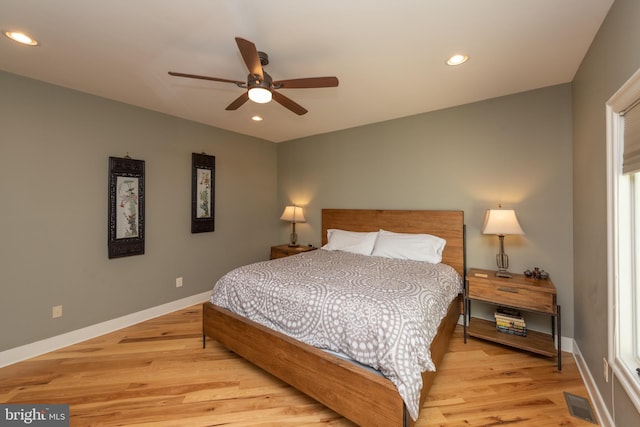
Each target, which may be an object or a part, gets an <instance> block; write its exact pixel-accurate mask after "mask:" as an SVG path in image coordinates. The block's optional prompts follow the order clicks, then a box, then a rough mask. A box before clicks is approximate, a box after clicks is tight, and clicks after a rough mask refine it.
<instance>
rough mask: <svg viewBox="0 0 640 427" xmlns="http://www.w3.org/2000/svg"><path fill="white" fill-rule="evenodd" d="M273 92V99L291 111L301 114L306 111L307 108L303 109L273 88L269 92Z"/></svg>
mask: <svg viewBox="0 0 640 427" xmlns="http://www.w3.org/2000/svg"><path fill="white" fill-rule="evenodd" d="M271 93H272V94H273V99H274V100H275V101H276V102H278V103H279V104H280V105H282V106H283V107H285V108H287V109H289V110H291V111H293V112H294V113H296V114H297V115H299V116H301V115H303V114H306V113H307V110H305V109H304V107H302V106H301V105H299V104H297V103H295V102H293V101H292V100H291V99H289V98H287V97H286V96H284V95H283V94H281V93H278V92H276V91H275V90H274V91H272V92H271Z"/></svg>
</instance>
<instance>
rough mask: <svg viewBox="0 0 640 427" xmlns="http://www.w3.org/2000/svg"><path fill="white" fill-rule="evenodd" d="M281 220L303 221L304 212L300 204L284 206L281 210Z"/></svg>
mask: <svg viewBox="0 0 640 427" xmlns="http://www.w3.org/2000/svg"><path fill="white" fill-rule="evenodd" d="M280 219H281V220H283V221H289V222H305V221H306V220H305V219H304V212H303V211H302V208H301V207H300V206H287V207H285V208H284V212H282V216H281V217H280Z"/></svg>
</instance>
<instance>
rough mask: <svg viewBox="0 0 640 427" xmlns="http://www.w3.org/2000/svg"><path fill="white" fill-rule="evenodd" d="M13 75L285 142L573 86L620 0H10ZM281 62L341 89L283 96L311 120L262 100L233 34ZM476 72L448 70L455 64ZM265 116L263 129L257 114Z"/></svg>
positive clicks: (285, 74)
mask: <svg viewBox="0 0 640 427" xmlns="http://www.w3.org/2000/svg"><path fill="white" fill-rule="evenodd" d="M1 2H2V4H1V5H0V29H1V30H3V31H6V30H12V31H16V30H19V31H25V32H28V33H29V34H30V35H32V36H33V37H34V38H36V39H38V40H39V41H40V42H41V45H40V46H37V47H25V46H20V45H17V44H16V43H14V42H12V41H10V40H9V39H8V38H6V37H0V69H2V70H5V71H8V72H11V73H15V74H19V75H23V76H27V77H31V78H34V79H38V80H42V81H45V82H49V83H53V84H56V85H60V86H64V87H68V88H72V89H76V90H79V91H82V92H87V93H90V94H94V95H98V96H102V97H105V98H109V99H113V100H117V101H121V102H125V103H128V104H132V105H136V106H140V107H144V108H148V109H150V110H155V111H160V112H163V113H166V114H170V115H173V116H177V117H182V118H186V119H190V120H194V121H196V122H201V123H205V124H208V125H212V126H215V127H219V128H223V129H228V130H231V131H234V132H238V133H242V134H246V135H252V136H256V137H259V138H263V139H266V140H269V141H274V142H280V141H286V140H290V139H294V138H300V137H304V136H309V135H315V134H320V133H326V132H331V131H335V130H339V129H345V128H350V127H354V126H360V125H365V124H368V123H373V122H379V121H383V120H389V119H394V118H398V117H403V116H409V115H413V114H419V113H423V112H427V111H433V110H437V109H441V108H446V107H451V106H455V105H461V104H466V103H470V102H474V101H479V100H483V99H488V98H494V97H497V96H502V95H508V94H512V93H517V92H522V91H526V90H530V89H535V88H540V87H545V86H550V85H555V84H560V83H566V82H570V81H571V80H572V79H573V76H574V74H575V72H576V70H577V69H578V67H579V65H580V62H581V61H582V58H583V57H584V55H585V53H586V51H587V49H588V47H589V45H590V44H591V41H592V40H593V38H594V36H595V34H596V32H597V30H598V28H599V27H600V24H601V23H602V21H603V19H604V17H605V16H606V14H607V12H608V10H609V8H610V6H611V4H612V3H613V0H396V1H393V0H384V1H380V0H377V1H374V0H322V1H313V2H312V1H305V0H269V1H265V0H261V1H258V0H110V1H98V0H55V1H43V0H1ZM236 36H239V37H243V38H245V39H248V40H251V41H253V42H254V43H255V44H256V46H257V48H258V50H261V51H264V52H266V53H267V54H268V55H269V60H270V64H269V65H268V66H267V67H266V70H267V71H268V72H269V74H270V75H271V76H273V78H274V80H283V79H290V78H301V77H316V76H337V77H338V79H339V81H340V85H339V86H338V87H337V88H322V89H288V90H285V89H282V90H281V93H282V94H284V95H286V96H288V97H289V98H291V99H293V100H294V101H296V102H297V103H299V104H300V105H302V106H303V107H305V108H306V109H307V110H309V112H308V113H307V114H306V115H304V116H297V115H295V114H293V113H291V112H290V111H289V110H286V109H285V108H284V107H282V106H281V105H279V104H277V103H275V102H271V103H269V104H266V105H259V104H255V103H253V102H251V101H249V102H247V103H246V104H244V105H243V106H242V107H240V108H239V109H238V110H236V111H225V107H226V106H227V105H228V104H230V103H231V101H233V100H234V99H236V98H237V97H238V96H239V95H241V94H242V90H243V89H241V88H239V87H237V86H235V85H233V84H231V83H221V82H212V81H203V80H193V79H185V78H180V77H171V76H169V75H168V74H167V72H168V71H178V72H183V73H191V74H200V75H206V76H214V77H221V78H226V79H231V80H241V81H244V80H246V76H247V74H248V71H247V69H246V66H245V65H244V62H243V61H242V57H241V56H240V53H239V52H238V48H237V46H236V43H235V40H234V37H236ZM458 52H464V53H466V54H467V55H469V57H470V59H469V61H468V62H467V63H466V64H464V65H461V66H459V67H449V66H447V65H445V60H446V59H447V58H448V57H449V56H450V55H452V54H454V53H458ZM255 113H259V114H260V115H262V116H264V118H265V120H264V121H263V122H259V123H256V122H253V121H251V120H250V117H251V116H252V115H253V114H255Z"/></svg>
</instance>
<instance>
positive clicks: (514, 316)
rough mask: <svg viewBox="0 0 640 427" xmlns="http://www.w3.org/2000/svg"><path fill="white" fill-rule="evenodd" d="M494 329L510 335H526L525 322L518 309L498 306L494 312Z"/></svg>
mask: <svg viewBox="0 0 640 427" xmlns="http://www.w3.org/2000/svg"><path fill="white" fill-rule="evenodd" d="M494 317H495V320H496V329H497V330H498V331H500V332H505V333H508V334H512V335H520V336H523V337H524V336H527V324H526V322H525V321H524V318H523V317H522V315H521V314H520V312H519V311H517V310H513V309H511V308H508V307H498V309H497V310H496V311H495V313H494Z"/></svg>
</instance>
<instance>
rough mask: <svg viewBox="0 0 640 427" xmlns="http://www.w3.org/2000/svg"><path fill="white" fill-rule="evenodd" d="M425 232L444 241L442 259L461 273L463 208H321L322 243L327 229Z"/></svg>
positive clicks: (463, 257)
mask: <svg viewBox="0 0 640 427" xmlns="http://www.w3.org/2000/svg"><path fill="white" fill-rule="evenodd" d="M330 228H337V229H340V230H348V231H378V230H380V229H384V230H387V231H394V232H396V233H426V234H432V235H434V236H438V237H441V238H443V239H445V240H446V241H447V245H446V246H445V248H444V252H443V254H442V262H443V263H445V264H449V265H450V266H452V267H453V268H455V269H456V271H458V273H459V274H460V275H461V276H462V277H464V274H465V271H464V269H465V246H464V212H463V211H437V210H434V211H427V210H393V209H323V210H322V244H323V245H325V244H326V243H327V230H328V229H330Z"/></svg>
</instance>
